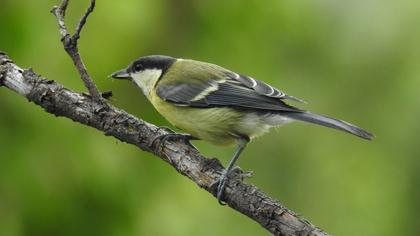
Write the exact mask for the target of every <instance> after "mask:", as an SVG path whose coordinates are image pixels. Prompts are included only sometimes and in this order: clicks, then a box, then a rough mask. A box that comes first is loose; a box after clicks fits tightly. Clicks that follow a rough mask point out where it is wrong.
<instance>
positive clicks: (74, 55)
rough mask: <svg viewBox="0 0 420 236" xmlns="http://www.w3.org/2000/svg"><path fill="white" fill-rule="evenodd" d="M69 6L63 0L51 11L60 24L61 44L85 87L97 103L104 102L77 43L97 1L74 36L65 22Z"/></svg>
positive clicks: (92, 4) (66, 0)
mask: <svg viewBox="0 0 420 236" xmlns="http://www.w3.org/2000/svg"><path fill="white" fill-rule="evenodd" d="M67 5H68V0H63V1H62V2H61V4H60V6H54V7H53V8H52V10H51V13H53V14H54V15H55V17H56V18H57V22H58V27H59V30H60V35H61V42H62V43H63V46H64V49H65V50H66V52H67V53H68V54H69V56H70V57H71V59H72V60H73V63H74V65H75V66H76V68H77V70H78V72H79V74H80V77H81V79H82V80H83V82H84V84H85V87H86V88H87V89H88V91H89V94H90V95H91V96H92V98H93V99H94V100H95V101H97V102H102V101H103V98H102V96H101V93H100V92H99V90H98V88H97V87H96V85H95V83H93V80H92V78H91V77H90V76H89V73H88V71H87V69H86V66H85V65H84V63H83V60H82V58H81V57H80V53H79V49H78V45H77V41H78V39H79V38H80V32H81V31H82V29H83V26H84V25H85V24H86V20H87V18H88V16H89V14H90V13H91V12H92V11H93V9H94V8H95V0H91V1H90V5H89V7H88V9H87V10H86V12H85V13H84V14H83V16H82V18H81V19H80V21H79V24H78V25H77V27H76V31H75V32H74V34H73V35H70V34H69V33H68V31H67V26H66V23H65V21H64V16H65V15H66V9H67Z"/></svg>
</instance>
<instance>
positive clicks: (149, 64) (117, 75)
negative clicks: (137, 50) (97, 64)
mask: <svg viewBox="0 0 420 236" xmlns="http://www.w3.org/2000/svg"><path fill="white" fill-rule="evenodd" d="M175 61H176V59H175V58H173V57H169V56H161V55H152V56H144V57H140V58H138V59H136V60H135V61H133V62H131V63H130V64H129V65H128V67H126V68H124V69H122V70H119V71H116V72H114V73H113V74H112V75H111V77H112V78H114V79H128V80H134V82H137V81H138V80H149V79H152V78H151V77H156V76H157V75H159V76H160V75H162V73H164V72H165V71H166V70H167V69H168V68H169V67H170V66H171V65H172V63H174V62H175Z"/></svg>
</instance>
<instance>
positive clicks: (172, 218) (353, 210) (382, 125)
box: [0, 0, 420, 236]
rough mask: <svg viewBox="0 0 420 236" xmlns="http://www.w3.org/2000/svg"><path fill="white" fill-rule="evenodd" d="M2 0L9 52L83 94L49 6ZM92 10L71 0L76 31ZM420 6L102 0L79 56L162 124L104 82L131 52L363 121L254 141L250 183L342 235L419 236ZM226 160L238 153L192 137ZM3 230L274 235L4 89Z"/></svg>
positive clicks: (1, 36) (299, 127)
mask: <svg viewBox="0 0 420 236" xmlns="http://www.w3.org/2000/svg"><path fill="white" fill-rule="evenodd" d="M56 4H58V1H52V0H39V1H38V0H37V1H28V0H27V1H24V0H0V17H1V20H0V50H3V51H5V52H7V53H8V54H9V55H10V57H11V58H13V59H14V61H15V62H16V63H17V64H18V65H21V66H22V67H25V68H28V67H33V68H34V70H35V71H36V72H37V73H40V74H42V75H43V76H45V77H47V78H49V79H54V80H57V81H59V82H60V83H62V84H64V85H65V86H67V87H69V88H72V89H74V90H76V91H84V90H85V89H84V88H83V85H82V83H81V81H80V79H79V78H78V74H77V73H76V71H75V68H74V66H73V65H72V63H71V61H70V59H69V57H68V56H67V55H66V54H65V52H64V50H63V48H62V45H61V43H60V40H59V34H58V30H57V25H56V21H55V19H54V17H53V16H52V14H50V13H49V10H50V9H51V7H52V6H53V5H56ZM87 5H88V1H87V0H73V1H71V3H70V6H69V10H68V14H67V22H68V25H69V27H70V28H71V29H73V28H74V25H75V23H76V22H77V19H78V18H79V17H80V15H81V14H82V13H83V11H84V10H85V8H86V7H87ZM419 12H420V2H419V1H414V0H413V1H410V0H400V1H392V0H384V1H379V0H365V1H361V0H358V1H332V0H301V1H296V0H285V1H279V0H271V1H269V0H263V1H261V0H250V1H243V0H229V1H221V0H217V1H216V0H200V1H194V0H153V1H150V0H149V1H147V0H125V1H98V2H97V7H96V9H95V11H94V13H93V14H92V15H91V17H90V18H89V19H88V23H87V27H86V28H85V30H84V31H83V32H82V38H81V40H80V51H81V53H82V56H83V58H84V60H85V63H86V65H87V67H88V69H89V71H90V73H91V75H92V76H93V78H94V80H95V82H96V83H97V84H98V86H99V88H100V89H101V90H112V91H113V92H114V97H113V99H112V101H113V102H112V103H113V104H114V105H115V106H117V107H120V108H122V109H125V110H126V111H128V112H130V113H132V114H135V115H136V116H138V117H140V118H142V119H144V120H146V121H149V122H151V123H154V124H157V125H167V122H166V121H165V120H164V119H163V118H162V117H161V116H160V115H159V114H158V113H157V112H156V111H155V110H154V109H153V107H151V105H150V104H149V103H148V102H147V101H146V99H145V98H144V97H143V95H141V94H140V91H139V90H137V89H136V88H135V87H134V86H133V85H132V84H129V83H127V82H123V81H111V80H110V79H108V78H107V76H108V75H109V74H110V73H111V72H113V71H115V70H117V69H120V68H121V67H124V66H126V65H127V64H128V63H129V62H130V61H131V60H133V59H135V58H136V57H139V56H142V55H147V54H167V55H172V56H175V57H183V58H194V59H197V60H203V61H208V62H213V63H216V64H219V65H222V66H224V67H226V68H229V69H232V70H235V71H237V72H241V73H244V74H248V75H251V76H254V77H255V78H257V79H260V80H263V81H266V82H269V83H271V84H272V85H274V86H276V87H278V88H281V89H282V90H284V91H286V92H287V93H289V94H291V95H295V96H297V97H300V98H303V99H305V100H307V101H309V104H307V105H302V106H303V108H306V109H310V110H312V111H317V112H320V113H324V114H329V115H331V116H335V117H338V118H342V119H345V120H347V121H350V122H353V123H355V124H358V125H360V126H361V127H364V128H366V129H368V130H369V131H372V132H374V133H375V134H376V136H377V138H376V139H375V140H374V141H372V142H368V141H364V140H361V139H358V138H355V137H353V136H350V135H347V134H344V133H341V132H337V131H334V130H330V129H325V128H320V127H315V126H312V125H307V124H301V123H294V124H291V125H289V126H286V127H283V128H281V129H278V130H276V131H274V132H271V133H270V134H268V135H266V136H264V137H261V138H259V139H257V140H255V141H254V142H253V143H252V144H251V145H249V148H248V149H247V150H246V151H245V153H244V154H243V156H242V158H241V159H240V161H239V165H240V166H241V167H242V168H243V169H245V170H253V171H254V177H253V178H252V179H250V180H249V182H251V183H253V184H256V185H258V186H259V187H260V188H261V189H262V190H263V191H265V192H267V193H268V194H269V195H271V196H273V197H275V198H277V199H279V200H280V201H281V202H282V203H284V204H285V205H287V206H288V207H290V208H291V209H293V210H295V211H297V212H299V213H301V214H302V215H303V216H305V217H306V218H308V219H309V220H311V221H312V222H313V223H314V224H316V225H318V226H320V227H321V228H323V229H325V230H326V231H327V232H329V233H331V234H334V235H420V204H419V199H420V188H419V183H420V171H419V170H420V147H419V140H420V125H419V118H420V106H419V105H420V101H419V100H420V98H419V97H420V96H419V95H420V93H419V86H420V28H419V26H420V17H419V16H420V14H419ZM195 144H196V145H197V146H198V147H199V149H200V150H201V151H202V152H203V153H204V154H205V155H207V156H211V157H218V158H220V159H221V160H222V161H223V162H224V163H226V162H227V160H228V159H229V158H230V156H231V155H232V152H233V148H229V147H228V148H225V147H223V148H221V147H215V146H212V145H210V144H206V143H203V142H195ZM0 235H1V236H3V235H4V236H9V235H12V236H14V235H16V236H18V235H31V236H37V235H43V236H49V235H180V236H184V235H269V234H268V232H266V231H265V230H264V229H263V228H262V227H260V226H259V225H258V224H256V223H254V222H253V221H251V220H249V219H247V218H246V217H245V216H243V215H241V214H238V213H236V212H234V211H232V210H231V209H229V208H227V207H221V206H219V205H218V204H217V201H216V200H215V199H214V198H213V197H212V196H210V195H209V194H208V193H207V192H205V191H204V190H202V189H199V188H198V187H197V186H196V185H195V184H194V183H192V182H191V181H189V180H188V179H186V178H185V177H183V176H181V175H179V174H178V173H177V172H176V171H174V170H173V169H172V168H171V167H170V166H169V165H167V164H166V163H164V162H162V161H161V160H159V159H158V158H155V157H153V156H152V155H150V154H148V153H146V152H142V151H140V150H139V149H137V148H136V147H134V146H131V145H127V144H124V143H121V142H119V141H117V140H116V139H114V138H112V137H105V136H104V135H103V134H101V133H100V132H98V131H96V130H94V129H92V128H88V127H86V126H83V125H80V124H77V123H74V122H72V121H70V120H68V119H65V118H56V117H54V116H52V115H50V114H47V113H46V112H44V111H43V110H42V109H41V108H39V107H37V106H35V105H33V104H31V103H28V102H27V100H26V99H24V98H22V97H20V96H18V95H16V94H14V93H13V92H11V91H9V90H7V89H5V88H0Z"/></svg>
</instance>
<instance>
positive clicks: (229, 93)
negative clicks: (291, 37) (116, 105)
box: [156, 60, 302, 111]
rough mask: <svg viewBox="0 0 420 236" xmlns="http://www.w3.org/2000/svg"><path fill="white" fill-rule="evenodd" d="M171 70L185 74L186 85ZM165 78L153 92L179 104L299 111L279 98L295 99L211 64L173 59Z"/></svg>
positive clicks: (259, 82)
mask: <svg viewBox="0 0 420 236" xmlns="http://www.w3.org/2000/svg"><path fill="white" fill-rule="evenodd" d="M175 73H177V75H179V74H180V73H181V74H184V75H185V76H186V77H188V78H189V82H188V84H187V83H185V82H184V81H181V78H179V76H176V77H175V76H173V74H175ZM165 77H166V78H167V79H166V80H165V81H161V82H160V83H159V85H158V86H157V90H156V93H157V95H158V96H159V97H160V98H162V99H163V100H166V101H169V102H172V103H174V104H176V105H179V106H190V107H202V108H204V107H221V106H233V107H238V108H251V109H256V110H275V111H302V110H300V109H299V108H296V107H293V106H290V105H287V104H286V103H284V102H283V101H282V99H286V98H288V99H295V100H298V99H296V98H293V97H291V96H288V95H286V94H285V93H283V92H281V91H280V90H278V89H276V88H273V87H271V86H270V85H268V84H265V83H263V82H261V81H258V80H255V79H253V78H251V77H248V76H244V75H239V74H236V73H234V72H231V71H229V70H226V69H224V68H222V67H219V66H217V65H213V64H208V63H203V62H197V61H190V60H189V61H188V63H185V61H184V60H182V61H177V62H176V63H174V64H173V66H172V68H171V69H170V70H169V71H168V72H167V74H166V75H165ZM184 78H185V77H184Z"/></svg>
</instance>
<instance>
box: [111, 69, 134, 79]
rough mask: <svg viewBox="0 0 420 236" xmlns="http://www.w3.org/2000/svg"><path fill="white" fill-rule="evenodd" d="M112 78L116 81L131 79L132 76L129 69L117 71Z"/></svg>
mask: <svg viewBox="0 0 420 236" xmlns="http://www.w3.org/2000/svg"><path fill="white" fill-rule="evenodd" d="M111 77H112V78H114V79H131V76H130V74H129V73H127V69H122V70H119V71H116V72H114V73H112V75H111Z"/></svg>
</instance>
